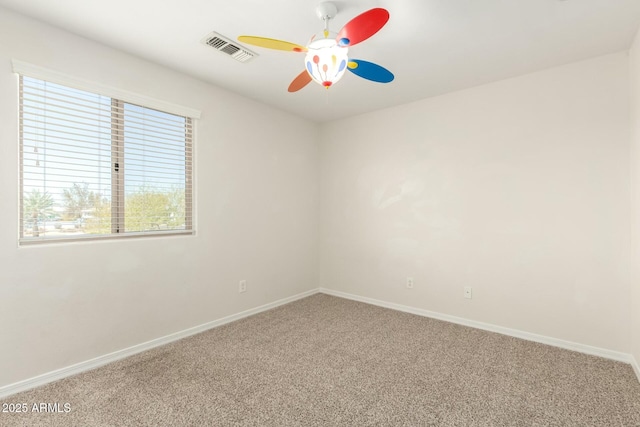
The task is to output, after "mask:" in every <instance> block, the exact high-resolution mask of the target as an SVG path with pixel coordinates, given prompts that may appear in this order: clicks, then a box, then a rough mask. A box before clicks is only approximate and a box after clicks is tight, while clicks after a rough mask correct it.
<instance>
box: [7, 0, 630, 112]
mask: <svg viewBox="0 0 640 427" xmlns="http://www.w3.org/2000/svg"><path fill="white" fill-rule="evenodd" d="M318 3H319V0H271V1H264V0H234V1H216V0H161V1H158V0H108V1H97V0H55V1H51V0H0V6H4V7H6V8H8V9H11V10H14V11H16V12H19V13H22V14H25V15H28V16H31V17H34V18H37V19H39V20H42V21H45V22H48V23H50V24H53V25H56V26H59V27H62V28H64V29H67V30H68V31H71V32H73V33H76V34H79V35H82V36H84V37H87V38H90V39H93V40H96V41H99V42H101V43H104V44H106V45H109V46H113V47H115V48H118V49H121V50H123V51H126V52H130V53H132V54H134V55H137V56H140V57H142V58H145V59H148V60H150V61H153V62H156V63H159V64H162V65H165V66H167V67H170V68H173V69H176V70H179V71H182V72H184V73H186V74H189V75H192V76H195V77H197V78H199V79H202V80H205V81H208V82H211V83H213V84H215V85H218V86H222V87H224V88H227V89H228V90H231V91H233V92H237V93H239V94H242V95H245V96H247V97H250V98H253V99H256V100H259V101H262V102H264V103H267V104H270V105H272V106H274V107H277V108H281V109H283V110H286V111H289V112H291V113H294V114H297V115H299V116H303V117H306V118H309V119H312V120H314V121H318V122H323V121H328V120H332V119H336V118H342V117H348V116H352V115H356V114H361V113H364V112H367V111H371V110H376V109H380V108H384V107H389V106H392V105H398V104H403V103H407V102H410V101H414V100H418V99H422V98H426V97H430V96H435V95H439V94H443V93H446V92H451V91H455V90H460V89H463V88H468V87H472V86H476V85H480V84H484V83H488V82H492V81H497V80H501V79H504V78H508V77H512V76H517V75H521V74H525V73H528V72H532V71H536V70H540V69H544V68H548V67H551V66H555V65H560V64H564V63H568V62H573V61H577V60H581V59H586V58H590V57H594V56H598V55H603V54H606V53H611V52H618V51H622V50H625V49H628V48H629V46H630V44H631V41H632V39H633V36H634V34H635V32H636V31H637V29H638V26H639V25H640V1H639V0H566V1H562V0H348V1H335V2H334V3H335V4H336V6H337V7H338V15H337V16H336V18H335V19H334V20H333V21H332V23H331V29H332V30H333V31H338V30H339V29H340V28H341V27H342V26H343V25H344V24H345V23H347V22H348V21H349V20H350V19H351V18H353V17H355V16H356V15H358V14H360V13H362V12H364V11H366V10H368V9H371V8H373V7H384V8H385V9H387V10H388V11H389V13H390V15H391V18H390V20H389V22H388V23H387V25H386V26H385V27H384V28H383V29H382V30H380V32H378V33H377V34H376V35H374V36H373V37H371V38H370V39H368V40H366V41H364V42H363V43H361V44H358V45H356V46H354V47H352V48H350V50H349V56H350V57H353V58H358V59H364V60H368V61H371V62H375V63H378V64H380V65H383V66H384V67H386V68H388V69H390V70H391V71H392V72H393V73H394V74H395V76H396V79H395V81H393V82H392V83H390V84H386V85H385V84H378V83H373V82H369V81H367V80H363V79H361V78H359V77H357V76H355V75H353V74H350V73H347V74H346V75H345V77H344V78H343V79H342V80H341V81H340V82H339V83H338V84H336V85H335V86H334V87H332V88H331V89H329V90H328V91H327V90H325V89H323V88H322V87H320V86H319V85H317V84H315V83H313V82H312V83H311V84H309V85H308V86H307V87H306V88H304V89H302V90H301V91H299V92H297V93H293V94H291V93H288V92H287V87H288V85H289V83H290V81H291V80H292V79H293V78H294V77H295V76H296V75H298V74H299V73H300V72H301V71H302V70H303V69H304V65H303V59H304V55H303V54H296V53H289V52H283V51H274V50H268V49H262V48H259V47H251V46H248V47H249V48H250V49H251V50H253V51H256V52H257V53H258V54H259V55H260V56H258V57H257V58H254V59H252V60H251V61H249V62H247V63H240V62H237V61H235V60H233V59H232V58H231V57H229V56H227V55H225V54H223V53H221V52H218V51H216V50H214V49H213V48H210V47H208V46H205V45H203V44H202V43H201V40H202V39H203V38H204V37H205V36H206V35H207V34H208V33H210V32H211V31H217V32H219V33H221V34H223V35H225V36H227V37H229V38H231V39H233V40H235V39H236V38H237V37H238V36H239V35H243V34H246V35H257V36H264V37H271V38H276V39H282V40H286V41H290V42H294V43H298V44H302V45H306V44H307V41H308V39H309V37H310V36H311V35H312V34H314V33H316V32H318V31H320V30H321V29H322V22H321V21H320V20H318V18H317V17H316V15H315V7H316V5H317V4H318ZM45 65H46V64H45Z"/></svg>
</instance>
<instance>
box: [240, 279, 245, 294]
mask: <svg viewBox="0 0 640 427" xmlns="http://www.w3.org/2000/svg"><path fill="white" fill-rule="evenodd" d="M238 292H240V293H243V292H247V281H246V280H240V283H239V284H238Z"/></svg>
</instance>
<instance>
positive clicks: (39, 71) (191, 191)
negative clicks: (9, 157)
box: [12, 59, 200, 246]
mask: <svg viewBox="0 0 640 427" xmlns="http://www.w3.org/2000/svg"><path fill="white" fill-rule="evenodd" d="M12 64H13V71H14V73H16V74H18V80H19V86H20V87H19V90H20V91H19V100H18V109H19V112H18V114H19V123H18V126H19V135H18V139H19V150H18V151H19V153H18V154H19V218H18V220H19V221H18V222H19V227H18V243H19V246H23V245H33V244H35V245H37V244H43V243H64V242H77V241H93V240H112V239H123V238H124V239H128V238H140V237H148V238H153V237H163V236H176V235H183V236H184V235H194V234H195V227H194V224H195V218H194V216H195V208H194V207H195V182H194V181H195V180H194V174H195V173H194V169H195V168H194V166H195V150H194V145H195V144H194V140H195V133H196V126H195V125H196V123H197V119H199V118H200V111H198V110H195V109H192V108H188V107H183V106H180V105H177V104H172V103H168V102H165V101H161V100H157V99H155V98H150V97H146V96H143V95H139V94H136V93H132V92H128V91H124V90H121V89H117V88H113V87H110V86H105V85H101V84H97V83H93V82H90V81H87V80H82V79H78V78H75V77H72V76H68V75H66V74H63V73H59V72H57V71H53V70H48V69H45V68H42V67H39V66H35V65H32V64H28V63H25V62H21V61H17V60H15V59H14V60H13V61H12ZM23 76H24V77H29V78H34V79H38V80H43V81H46V82H50V83H54V84H58V85H62V86H65V87H69V88H72V89H78V90H82V91H86V92H90V93H92V94H96V95H102V96H105V97H109V98H110V99H111V112H112V117H113V115H114V113H113V111H114V107H115V108H116V109H117V108H118V107H119V108H122V107H124V105H125V104H132V105H135V106H140V107H143V108H147V109H152V110H157V111H159V112H162V113H167V114H171V115H175V116H180V117H184V119H185V129H190V133H189V132H185V206H184V208H185V225H184V229H169V230H147V231H129V232H126V231H122V232H121V231H120V230H119V229H118V227H119V226H122V225H124V219H122V220H121V221H120V222H119V221H118V218H124V216H123V214H124V187H125V185H126V181H125V180H124V179H119V178H118V174H117V173H116V172H114V166H115V165H114V164H113V158H114V157H113V156H112V162H111V181H112V184H113V183H114V182H115V181H118V182H117V183H116V186H115V187H113V188H117V189H118V190H120V194H119V195H118V197H117V200H113V193H114V192H113V190H112V195H111V210H112V216H111V218H112V219H111V232H110V233H108V234H106V233H105V234H80V235H77V234H76V235H72V236H44V237H36V238H30V237H26V236H24V200H23V199H24V164H23V162H24V142H23V139H24V137H23V126H24V122H23V111H22V110H23V108H22V99H23V98H22V77H23ZM119 111H124V110H122V109H121V110H119ZM124 117H125V116H124V112H122V113H121V116H120V117H119V118H118V119H115V120H114V119H112V128H111V141H112V142H111V149H112V152H113V151H114V150H117V147H116V143H115V140H116V139H117V140H118V141H120V142H122V141H123V138H122V134H120V136H119V137H118V135H117V132H123V129H122V127H123V126H124V125H123V123H120V125H116V124H115V123H116V122H117V121H118V120H120V121H121V120H123V119H124ZM114 132H115V133H116V134H114ZM188 153H190V155H189V154H188ZM122 154H123V152H122V151H120V152H119V155H120V156H122ZM122 177H124V173H123V174H122Z"/></svg>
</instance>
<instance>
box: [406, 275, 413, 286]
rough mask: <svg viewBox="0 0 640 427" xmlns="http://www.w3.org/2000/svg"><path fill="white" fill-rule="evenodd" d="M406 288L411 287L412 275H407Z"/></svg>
mask: <svg viewBox="0 0 640 427" xmlns="http://www.w3.org/2000/svg"><path fill="white" fill-rule="evenodd" d="M407 288H409V289H413V277H407Z"/></svg>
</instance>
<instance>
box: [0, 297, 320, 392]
mask: <svg viewBox="0 0 640 427" xmlns="http://www.w3.org/2000/svg"><path fill="white" fill-rule="evenodd" d="M318 292H319V291H318V289H312V290H311V291H307V292H303V293H301V294H297V295H294V296H291V297H288V298H283V299H281V300H278V301H274V302H272V303H269V304H265V305H261V306H260V307H256V308H252V309H250V310H246V311H243V312H240V313H237V314H232V315H231V316H227V317H223V318H222V319H218V320H214V321H212V322H208V323H205V324H202V325H199V326H194V327H193V328H189V329H185V330H184V331H180V332H176V333H173V334H170V335H166V336H164V337H160V338H156V339H154V340H151V341H147V342H144V343H142V344H137V345H134V346H132V347H129V348H125V349H122V350H118V351H114V352H113V353H109V354H105V355H103V356H99V357H96V358H94V359H91V360H86V361H84V362H80V363H76V364H75V365H71V366H67V367H65V368H61V369H57V370H55V371H51V372H47V373H45V374H42V375H38V376H37V377H33V378H29V379H26V380H23V381H18V382H16V383H13V384H9V385H6V386H3V387H0V399H3V398H5V397H7V396H10V395H12V394H16V393H20V392H22V391H26V390H30V389H32V388H35V387H39V386H42V385H45V384H48V383H50V382H53V381H57V380H60V379H62V378H66V377H70V376H72V375H76V374H79V373H82V372H85V371H89V370H91V369H95V368H98V367H100V366H103V365H106V364H108V363H111V362H115V361H116V360H120V359H124V358H125V357H129V356H132V355H134V354H137V353H141V352H143V351H146V350H150V349H152V348H155V347H159V346H161V345H165V344H169V343H171V342H173V341H177V340H180V339H182V338H186V337H189V336H191V335H195V334H198V333H200V332H204V331H206V330H209V329H212V328H216V327H218V326H222V325H224V324H227V323H230V322H233V321H236V320H240V319H242V318H245V317H248V316H252V315H254V314H258V313H261V312H263V311H267V310H271V309H272V308H276V307H279V306H281V305H284V304H288V303H290V302H293V301H296V300H299V299H302V298H305V297H308V296H311V295H314V294H317V293H318Z"/></svg>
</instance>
